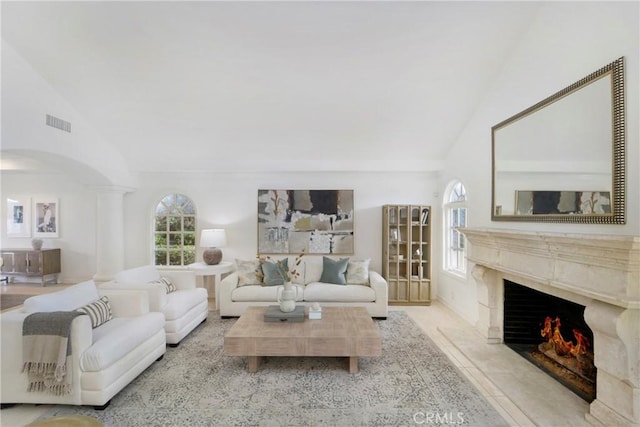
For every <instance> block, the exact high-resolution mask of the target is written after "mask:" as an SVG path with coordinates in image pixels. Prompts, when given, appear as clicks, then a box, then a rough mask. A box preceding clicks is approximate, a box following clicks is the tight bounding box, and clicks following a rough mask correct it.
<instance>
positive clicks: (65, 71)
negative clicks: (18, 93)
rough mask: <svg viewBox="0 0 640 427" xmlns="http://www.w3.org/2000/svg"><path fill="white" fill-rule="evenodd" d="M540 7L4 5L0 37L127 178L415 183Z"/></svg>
mask: <svg viewBox="0 0 640 427" xmlns="http://www.w3.org/2000/svg"><path fill="white" fill-rule="evenodd" d="M537 7H538V4H537V3H533V2H478V1H473V2H426V1H425V2H311V1H301V2H214V1H201V2H151V1H146V2H49V1H47V2H31V1H28V2H6V1H3V2H2V38H3V39H4V40H5V41H7V42H8V43H9V44H10V45H12V46H13V48H14V49H16V50H17V52H18V53H19V54H20V55H21V56H22V57H23V58H24V59H26V60H27V61H28V62H29V63H30V64H31V65H32V66H33V67H34V69H35V70H36V71H37V72H38V73H39V74H41V75H42V76H43V77H44V78H45V79H46V80H47V81H48V82H49V83H50V84H51V86H52V87H53V88H55V90H56V91H57V92H58V93H59V94H60V95H62V96H63V97H64V98H65V99H66V100H67V101H68V102H69V103H70V104H71V105H73V106H74V108H75V109H76V110H77V111H79V112H81V114H82V115H83V116H84V118H85V119H86V120H87V121H89V122H90V123H91V124H92V125H93V126H94V127H95V128H96V129H97V130H98V131H99V132H100V133H102V134H103V135H104V136H105V137H106V138H107V139H108V140H109V141H110V142H111V143H113V144H114V145H115V146H117V147H118V149H119V150H120V151H121V152H122V153H123V155H124V157H125V158H126V159H127V162H128V163H129V166H130V168H131V170H132V171H150V170H167V169H168V170H225V171H228V170H237V171H246V170H261V171H265V170H266V171H271V170H316V171H321V170H418V171H420V170H437V169H439V168H440V167H441V166H442V163H443V159H444V158H445V156H446V153H447V150H448V147H449V146H450V144H451V143H452V142H453V141H454V140H455V139H456V137H457V135H458V134H459V133H460V132H461V131H462V129H463V127H464V125H465V124H466V122H467V120H468V119H469V117H470V116H471V114H472V113H473V111H474V108H475V107H476V106H477V105H478V103H479V102H480V101H481V100H482V97H483V95H484V94H485V93H486V91H487V90H488V87H489V86H490V85H491V84H493V83H494V81H493V78H494V77H495V76H496V75H497V74H498V72H499V70H500V67H501V66H502V64H503V63H504V61H505V60H507V59H508V57H509V54H510V52H511V51H512V50H513V49H514V47H515V45H516V44H517V42H518V40H519V38H520V37H521V35H522V33H523V31H526V28H527V27H528V24H529V22H530V20H531V19H532V18H533V16H534V13H535V10H536V8H537ZM62 118H63V119H64V117H62ZM487 132H489V130H487Z"/></svg>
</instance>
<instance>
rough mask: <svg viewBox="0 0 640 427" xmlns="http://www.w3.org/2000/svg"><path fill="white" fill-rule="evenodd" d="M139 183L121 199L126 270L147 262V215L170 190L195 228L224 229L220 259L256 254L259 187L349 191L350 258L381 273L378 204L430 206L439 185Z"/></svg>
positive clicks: (243, 178) (415, 181) (196, 178)
mask: <svg viewBox="0 0 640 427" xmlns="http://www.w3.org/2000/svg"><path fill="white" fill-rule="evenodd" d="M138 182H139V184H140V186H139V188H138V190H137V191H135V192H133V193H128V194H127V195H126V196H125V235H126V240H125V251H126V253H125V266H126V267H133V266H137V265H141V264H145V263H150V262H152V244H153V241H152V238H151V232H150V230H151V229H152V222H151V219H152V215H153V212H154V208H155V206H156V204H157V203H158V201H159V200H160V199H161V198H162V197H163V196H164V195H166V194H168V193H170V192H179V193H183V194H185V195H187V196H189V197H191V199H192V200H194V202H195V204H196V207H197V209H198V230H201V229H203V228H210V227H223V228H225V229H226V230H227V241H228V246H227V247H226V248H224V249H223V256H224V259H225V260H228V261H233V260H234V259H235V258H236V257H238V258H243V259H254V258H255V256H256V251H257V211H258V202H257V197H258V190H259V189H352V190H354V205H355V248H354V252H355V254H354V256H356V257H363V258H371V268H372V269H374V270H376V271H381V251H382V249H381V248H382V205H384V204H387V203H391V204H393V203H407V204H408V203H413V204H427V205H428V204H433V203H435V202H436V201H435V200H434V199H433V195H434V192H435V191H436V187H437V184H438V183H437V176H435V175H434V174H433V173H396V172H393V173H390V172H382V173H375V172H337V173H334V172H297V173H295V172H287V173H255V174H247V173H238V174H228V173H220V174H218V173H214V172H212V173H180V174H177V173H176V174H172V173H169V174H156V173H145V174H141V175H140V176H139V177H138ZM199 256H200V253H199V254H198V257H199Z"/></svg>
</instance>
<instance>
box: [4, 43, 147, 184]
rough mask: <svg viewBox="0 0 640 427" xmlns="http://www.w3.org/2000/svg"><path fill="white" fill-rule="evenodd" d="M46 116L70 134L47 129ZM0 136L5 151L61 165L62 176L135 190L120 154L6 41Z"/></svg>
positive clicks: (50, 128)
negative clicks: (64, 123) (67, 127)
mask: <svg viewBox="0 0 640 427" xmlns="http://www.w3.org/2000/svg"><path fill="white" fill-rule="evenodd" d="M47 114H49V115H53V116H55V117H58V118H61V119H63V120H66V121H69V122H71V132H65V131H61V130H59V129H55V128H52V127H50V126H46V125H45V116H46V115H47ZM1 132H2V133H1V135H2V138H1V141H2V150H3V151H9V152H10V151H17V152H21V151H23V150H29V155H30V156H33V157H36V156H39V158H41V159H43V160H46V161H48V162H49V163H51V164H53V162H54V161H60V162H61V164H62V165H63V167H65V168H66V170H68V169H70V168H75V173H77V174H82V180H83V182H85V183H86V182H91V183H92V184H93V185H111V184H112V185H121V186H126V187H132V186H135V182H134V181H133V179H132V175H131V173H130V172H129V170H128V167H127V164H126V162H125V160H124V158H123V157H122V154H121V153H120V152H119V151H118V150H117V149H115V148H114V147H113V146H112V145H111V144H110V143H109V142H108V141H106V140H105V139H104V138H103V137H102V135H100V134H99V133H98V132H97V131H96V130H95V129H94V128H93V127H92V126H91V125H90V124H89V123H87V121H86V120H85V119H84V117H83V116H82V114H81V113H80V112H78V111H77V110H76V109H74V108H73V107H71V105H69V103H68V102H67V101H66V100H65V99H64V98H63V97H61V96H60V95H59V94H58V93H57V92H56V91H54V90H53V88H52V87H51V85H49V83H48V82H47V81H45V80H44V79H43V78H42V77H41V76H40V75H39V74H38V73H36V72H35V70H34V69H33V68H32V67H31V65H29V64H28V63H27V62H26V61H25V60H24V59H23V58H22V57H21V56H20V55H18V53H17V52H16V51H15V50H14V49H13V47H11V45H10V44H9V43H7V42H6V41H5V40H4V39H3V40H2V128H1ZM58 157H61V159H58ZM68 159H70V160H68Z"/></svg>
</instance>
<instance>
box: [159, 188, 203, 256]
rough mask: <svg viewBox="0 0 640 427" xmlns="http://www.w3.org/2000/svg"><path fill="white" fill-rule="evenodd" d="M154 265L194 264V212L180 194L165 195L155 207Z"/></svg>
mask: <svg viewBox="0 0 640 427" xmlns="http://www.w3.org/2000/svg"><path fill="white" fill-rule="evenodd" d="M154 242H155V244H154V259H155V265H172V266H180V265H189V264H192V263H194V262H195V260H196V208H195V205H194V204H193V201H192V200H191V199H190V198H188V197H187V196H185V195H183V194H167V195H166V196H164V197H163V198H162V200H160V202H159V203H158V204H157V205H156V211H155V225H154Z"/></svg>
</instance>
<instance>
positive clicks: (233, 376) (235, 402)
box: [41, 311, 508, 427]
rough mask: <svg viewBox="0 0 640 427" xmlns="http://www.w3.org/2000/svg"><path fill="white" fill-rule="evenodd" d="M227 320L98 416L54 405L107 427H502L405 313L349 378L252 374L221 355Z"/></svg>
mask: <svg viewBox="0 0 640 427" xmlns="http://www.w3.org/2000/svg"><path fill="white" fill-rule="evenodd" d="M235 321H236V319H226V320H221V319H220V318H219V316H218V313H217V312H211V313H210V315H209V319H208V320H207V321H206V322H205V323H203V324H202V325H200V326H199V327H198V328H196V330H194V331H193V332H192V333H191V334H190V335H189V336H188V337H187V338H185V339H184V340H183V341H182V343H181V344H180V346H179V347H177V348H167V353H166V355H165V357H164V358H163V359H162V360H161V361H159V362H156V363H154V364H153V365H152V366H151V367H149V368H148V369H147V370H146V371H145V372H144V373H142V374H141V375H140V376H139V377H138V378H137V379H135V380H134V381H133V382H132V383H131V384H129V385H128V386H127V387H126V388H125V389H123V390H122V391H121V392H120V393H118V394H117V395H116V396H115V397H114V398H113V399H112V401H111V404H110V405H109V406H108V407H107V409H105V410H104V411H96V410H94V409H93V408H91V407H74V406H56V407H54V408H52V409H50V410H49V411H48V412H47V413H45V414H44V415H43V416H42V417H41V418H46V417H50V416H54V415H68V414H81V415H89V416H93V417H95V418H97V419H99V420H100V421H101V422H102V423H103V424H104V425H105V426H110V427H127V426H131V427H142V426H144V427H148V426H154V427H155V426H172V427H173V426H176V427H178V426H180V427H191V426H202V427H211V426H415V425H417V424H418V425H419V424H424V425H451V424H456V425H464V426H492V427H493V426H506V425H508V424H507V423H506V422H505V421H504V419H502V418H501V416H500V414H498V412H497V411H496V410H495V409H494V408H493V407H492V406H491V404H489V402H487V400H486V399H485V398H484V397H483V396H482V395H481V394H480V392H478V391H477V390H476V389H475V388H474V386H473V385H472V384H471V383H470V382H469V381H468V380H467V379H466V378H465V376H464V374H462V373H461V372H460V371H459V370H458V369H457V368H456V367H455V366H454V365H453V364H452V363H451V362H450V361H449V359H448V358H447V356H446V355H445V354H444V353H442V352H441V351H440V350H439V349H438V348H437V346H436V345H435V344H434V343H433V341H432V340H431V339H430V338H428V337H427V336H426V335H425V334H424V333H423V332H422V330H421V329H420V327H419V326H418V325H417V324H416V323H415V322H414V321H413V320H411V319H410V318H409V316H408V315H407V314H406V313H404V312H396V311H392V312H390V313H389V317H388V319H387V320H378V321H376V322H377V324H378V326H379V328H380V331H381V335H382V353H383V355H382V356H380V357H363V358H360V361H359V368H360V370H359V372H358V373H356V374H349V372H348V371H347V369H346V367H347V362H346V360H345V359H344V358H320V357H318V358H311V357H308V358H293V357H268V358H265V359H264V360H263V362H262V363H261V365H260V370H259V371H258V372H256V373H249V372H247V360H246V358H241V357H232V356H224V355H223V354H222V353H223V349H222V346H223V337H224V334H225V332H226V331H227V330H229V328H230V327H231V326H232V325H233V323H234V322H235Z"/></svg>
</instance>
